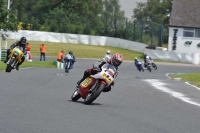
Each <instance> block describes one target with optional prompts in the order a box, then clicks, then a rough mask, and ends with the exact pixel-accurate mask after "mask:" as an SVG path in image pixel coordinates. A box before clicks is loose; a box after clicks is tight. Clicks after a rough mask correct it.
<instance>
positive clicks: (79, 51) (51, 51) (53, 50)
mask: <svg viewBox="0 0 200 133" xmlns="http://www.w3.org/2000/svg"><path fill="white" fill-rule="evenodd" d="M13 42H14V41H13V40H9V41H8V46H10V45H11V44H12V43H13ZM28 42H29V43H30V45H31V47H32V48H31V53H32V55H33V56H39V55H40V51H39V49H40V45H41V43H42V42H38V41H28ZM44 44H45V45H46V46H47V53H46V56H55V57H57V54H58V53H59V52H60V51H61V50H64V51H65V54H67V53H68V52H69V51H70V50H72V51H73V52H74V55H75V57H76V58H103V57H104V55H105V54H106V51H107V50H110V51H111V54H114V53H121V54H122V55H123V56H124V59H125V60H134V58H135V57H138V58H140V59H142V58H143V54H142V53H139V52H134V51H130V50H126V49H121V48H115V47H109V46H94V45H83V44H67V43H53V42H45V43H44Z"/></svg>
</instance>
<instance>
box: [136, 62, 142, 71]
mask: <svg viewBox="0 0 200 133" xmlns="http://www.w3.org/2000/svg"><path fill="white" fill-rule="evenodd" d="M136 67H137V69H138V70H139V71H140V72H141V71H143V72H144V68H143V67H142V62H141V61H137V62H136Z"/></svg>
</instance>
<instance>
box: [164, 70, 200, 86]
mask: <svg viewBox="0 0 200 133" xmlns="http://www.w3.org/2000/svg"><path fill="white" fill-rule="evenodd" d="M169 74H172V73H167V74H166V76H167V77H168V78H169V79H172V78H171V77H170V76H169ZM178 80H179V79H178ZM180 80H181V79H180ZM180 80H179V81H180ZM185 83H186V84H187V85H190V86H192V87H194V88H196V89H198V90H200V88H199V87H197V86H195V85H192V84H190V83H189V82H185Z"/></svg>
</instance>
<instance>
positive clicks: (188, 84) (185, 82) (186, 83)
mask: <svg viewBox="0 0 200 133" xmlns="http://www.w3.org/2000/svg"><path fill="white" fill-rule="evenodd" d="M185 83H186V84H187V85H190V86H192V87H194V88H196V89H198V90H200V88H199V87H197V86H195V85H192V84H190V83H188V82H185Z"/></svg>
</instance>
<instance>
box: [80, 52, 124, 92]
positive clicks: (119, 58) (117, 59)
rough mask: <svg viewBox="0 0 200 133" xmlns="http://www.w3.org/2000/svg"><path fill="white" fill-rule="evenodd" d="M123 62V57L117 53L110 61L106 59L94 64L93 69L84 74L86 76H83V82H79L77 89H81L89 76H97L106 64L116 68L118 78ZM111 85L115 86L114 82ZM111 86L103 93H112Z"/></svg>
mask: <svg viewBox="0 0 200 133" xmlns="http://www.w3.org/2000/svg"><path fill="white" fill-rule="evenodd" d="M122 62H123V56H122V55H121V54H119V53H116V54H114V55H113V56H112V57H111V58H110V60H109V61H107V60H105V58H103V59H101V60H99V61H97V62H95V63H94V64H93V68H89V69H87V70H86V71H85V72H84V75H83V78H82V79H81V80H79V81H78V82H77V88H78V87H79V85H80V83H81V82H82V81H83V80H85V79H86V78H87V77H88V76H90V75H94V74H96V73H97V72H98V71H99V70H100V68H101V67H102V66H103V65H104V64H106V63H109V64H111V65H113V66H115V68H116V70H117V73H116V74H115V78H116V77H117V75H118V72H119V66H120V65H121V63H122ZM111 85H114V82H113V83H112V84H111ZM111 85H110V86H108V87H106V88H105V89H104V90H103V92H108V91H111Z"/></svg>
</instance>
